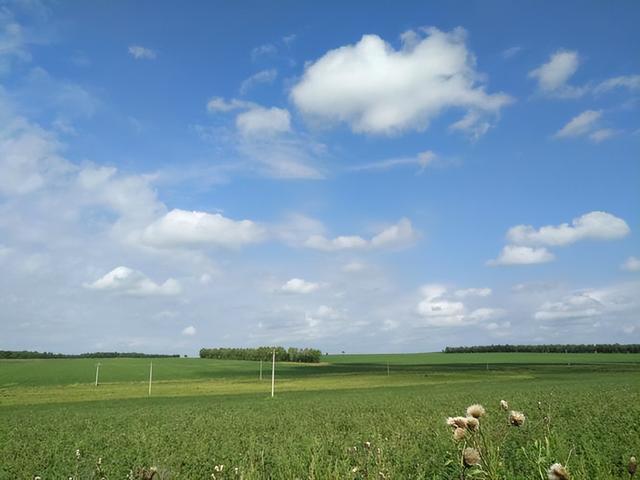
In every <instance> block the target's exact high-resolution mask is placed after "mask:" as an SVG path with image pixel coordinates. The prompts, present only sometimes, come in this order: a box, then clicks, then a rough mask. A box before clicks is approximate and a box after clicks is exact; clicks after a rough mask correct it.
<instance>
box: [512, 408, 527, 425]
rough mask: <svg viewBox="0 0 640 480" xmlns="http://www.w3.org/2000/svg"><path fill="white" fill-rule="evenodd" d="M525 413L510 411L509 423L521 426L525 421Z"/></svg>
mask: <svg viewBox="0 0 640 480" xmlns="http://www.w3.org/2000/svg"><path fill="white" fill-rule="evenodd" d="M525 418H526V417H525V416H524V413H522V412H516V411H515V410H511V412H510V413H509V423H510V424H511V425H513V426H514V427H521V426H522V424H523V423H524V421H525Z"/></svg>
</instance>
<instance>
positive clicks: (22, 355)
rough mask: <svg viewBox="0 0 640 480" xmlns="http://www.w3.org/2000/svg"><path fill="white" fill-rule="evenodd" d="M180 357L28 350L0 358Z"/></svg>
mask: <svg viewBox="0 0 640 480" xmlns="http://www.w3.org/2000/svg"><path fill="white" fill-rule="evenodd" d="M179 356H180V355H178V354H175V355H151V354H148V353H138V352H89V353H79V354H66V353H53V352H32V351H27V350H20V351H18V350H0V358H17V359H26V358H177V357H179Z"/></svg>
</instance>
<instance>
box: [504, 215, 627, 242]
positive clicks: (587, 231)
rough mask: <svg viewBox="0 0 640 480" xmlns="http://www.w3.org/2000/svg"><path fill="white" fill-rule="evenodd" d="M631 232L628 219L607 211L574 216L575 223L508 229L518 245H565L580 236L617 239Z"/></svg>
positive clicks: (593, 238)
mask: <svg viewBox="0 0 640 480" xmlns="http://www.w3.org/2000/svg"><path fill="white" fill-rule="evenodd" d="M629 232H630V229H629V226H628V225H627V222H625V221H624V220H623V219H621V218H618V217H616V216H614V215H611V214H610V213H607V212H598V211H595V212H589V213H585V214H584V215H581V216H580V217H578V218H574V219H573V220H572V221H571V225H569V224H568V223H562V224H560V225H547V226H544V227H541V228H539V229H537V230H536V229H535V228H533V227H532V226H531V225H517V226H515V227H512V228H510V229H509V231H508V232H507V238H508V240H509V241H510V242H512V243H515V244H518V245H546V246H562V245H569V244H572V243H575V242H577V241H580V240H615V239H618V238H622V237H625V236H626V235H628V234H629Z"/></svg>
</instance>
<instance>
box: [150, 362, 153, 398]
mask: <svg viewBox="0 0 640 480" xmlns="http://www.w3.org/2000/svg"><path fill="white" fill-rule="evenodd" d="M152 380H153V362H151V363H150V364H149V396H151V382H152Z"/></svg>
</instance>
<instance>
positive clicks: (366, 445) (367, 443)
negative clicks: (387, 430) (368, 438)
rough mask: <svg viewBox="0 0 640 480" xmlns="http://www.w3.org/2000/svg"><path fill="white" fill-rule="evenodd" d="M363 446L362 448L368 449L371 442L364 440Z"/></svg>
mask: <svg viewBox="0 0 640 480" xmlns="http://www.w3.org/2000/svg"><path fill="white" fill-rule="evenodd" d="M363 446H364V448H366V449H369V448H371V442H364V444H363Z"/></svg>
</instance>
